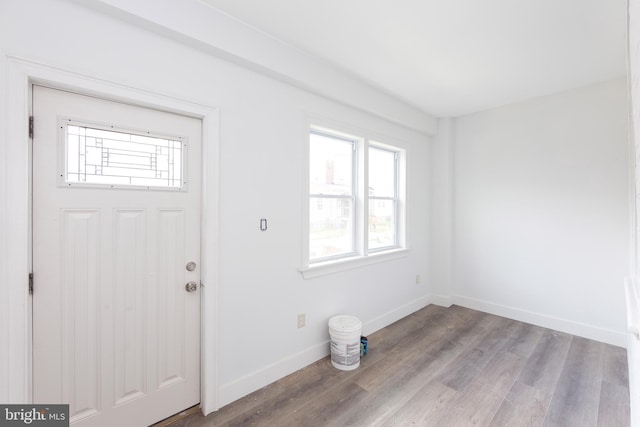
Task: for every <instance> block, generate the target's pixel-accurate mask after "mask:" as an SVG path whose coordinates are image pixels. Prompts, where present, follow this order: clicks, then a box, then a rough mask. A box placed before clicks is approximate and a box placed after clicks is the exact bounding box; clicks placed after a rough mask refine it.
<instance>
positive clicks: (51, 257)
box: [32, 86, 202, 426]
mask: <svg viewBox="0 0 640 427" xmlns="http://www.w3.org/2000/svg"><path fill="white" fill-rule="evenodd" d="M33 116H34V138H33V152H32V155H33V165H32V167H33V273H34V291H33V400H34V403H68V404H69V405H70V419H71V423H72V424H75V425H78V426H85V425H86V426H146V425H149V424H151V423H153V422H156V421H159V420H161V419H163V418H166V417H168V416H170V415H172V414H174V413H176V412H179V411H181V410H183V409H185V408H188V407H190V406H193V405H196V404H198V403H199V402H200V289H199V287H200V271H201V269H200V267H201V266H200V211H201V209H200V206H201V158H202V156H201V134H202V130H201V129H202V124H201V121H200V120H198V119H194V118H190V117H185V116H182V115H178V114H172V113H167V112H162V111H157V110H154V109H148V108H142V107H138V106H132V105H128V104H123V103H119V102H113V101H107V100H104V99H99V98H94V97H90V96H84V95H78V94H75V93H70V92H65V91H61V90H56V89H51V88H46V87H41V86H34V87H33ZM189 283H191V286H190V287H189V286H186V285H187V284H189ZM187 288H189V289H187Z"/></svg>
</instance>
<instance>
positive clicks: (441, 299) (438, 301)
mask: <svg viewBox="0 0 640 427" xmlns="http://www.w3.org/2000/svg"><path fill="white" fill-rule="evenodd" d="M430 299H431V304H435V305H439V306H440V307H445V308H449V307H451V306H452V305H453V302H452V300H451V295H436V294H431V297H430Z"/></svg>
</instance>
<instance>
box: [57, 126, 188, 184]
mask: <svg viewBox="0 0 640 427" xmlns="http://www.w3.org/2000/svg"><path fill="white" fill-rule="evenodd" d="M65 136H66V138H65V140H66V144H65V156H66V158H65V166H66V167H65V172H64V181H65V183H66V184H68V185H72V184H95V185H100V186H102V185H106V186H111V187H119V186H136V187H147V188H152V187H153V188H167V189H181V188H182V187H183V173H184V171H183V169H184V167H183V156H184V154H185V153H184V143H183V141H181V140H180V139H181V138H173V139H172V138H163V137H157V136H151V135H140V134H135V133H130V132H121V131H116V130H105V129H99V128H93V127H87V126H78V125H71V124H67V125H66V135H65Z"/></svg>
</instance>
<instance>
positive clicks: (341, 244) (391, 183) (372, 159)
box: [303, 127, 405, 270]
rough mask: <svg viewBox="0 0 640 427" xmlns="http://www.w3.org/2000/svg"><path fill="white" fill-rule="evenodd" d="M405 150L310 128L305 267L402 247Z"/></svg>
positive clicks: (332, 131) (331, 131)
mask: <svg viewBox="0 0 640 427" xmlns="http://www.w3.org/2000/svg"><path fill="white" fill-rule="evenodd" d="M404 153H405V150H404V149H402V148H399V147H397V146H395V145H394V146H392V145H388V144H384V143H379V142H377V141H373V140H370V139H368V138H365V137H360V136H352V135H347V134H344V133H342V132H338V131H335V130H331V129H326V128H319V127H312V128H311V131H310V135H309V187H308V188H309V193H308V194H309V200H308V201H307V203H308V232H307V233H306V238H307V244H308V253H307V255H306V256H305V260H304V264H305V268H313V267H314V266H320V265H326V264H335V263H336V262H338V261H346V260H358V259H363V258H367V257H369V256H370V255H379V254H384V253H389V252H396V251H397V250H398V249H402V248H403V245H404V237H403V232H402V230H403V229H404V228H403V226H404V224H403V222H404V214H403V205H404V203H403V202H404V201H403V194H404V192H403V188H404V167H403V159H404ZM303 270H304V269H303Z"/></svg>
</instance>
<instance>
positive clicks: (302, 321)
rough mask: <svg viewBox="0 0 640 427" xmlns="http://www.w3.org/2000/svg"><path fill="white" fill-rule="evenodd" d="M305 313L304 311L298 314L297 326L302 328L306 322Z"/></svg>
mask: <svg viewBox="0 0 640 427" xmlns="http://www.w3.org/2000/svg"><path fill="white" fill-rule="evenodd" d="M306 317H307V316H306V315H305V314H304V313H300V314H298V328H304V325H305V323H306V322H307V319H306Z"/></svg>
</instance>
